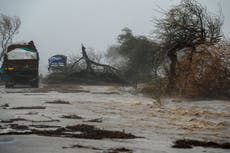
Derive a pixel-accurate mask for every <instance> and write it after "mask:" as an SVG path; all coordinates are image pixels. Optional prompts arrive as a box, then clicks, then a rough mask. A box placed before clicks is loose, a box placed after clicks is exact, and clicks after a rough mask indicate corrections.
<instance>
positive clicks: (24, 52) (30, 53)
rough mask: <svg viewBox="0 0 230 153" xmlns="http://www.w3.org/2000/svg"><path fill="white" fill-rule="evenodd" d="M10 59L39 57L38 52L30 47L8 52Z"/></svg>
mask: <svg viewBox="0 0 230 153" xmlns="http://www.w3.org/2000/svg"><path fill="white" fill-rule="evenodd" d="M7 58H8V59H9V60H19V59H20V60H23V59H38V57H37V52H36V51H34V50H32V49H29V48H16V49H14V50H11V51H10V52H8V53H7Z"/></svg>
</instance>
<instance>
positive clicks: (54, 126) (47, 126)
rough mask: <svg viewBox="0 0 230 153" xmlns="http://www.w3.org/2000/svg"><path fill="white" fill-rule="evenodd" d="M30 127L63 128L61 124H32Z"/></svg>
mask: <svg viewBox="0 0 230 153" xmlns="http://www.w3.org/2000/svg"><path fill="white" fill-rule="evenodd" d="M30 127H35V128H61V126H56V125H43V124H39V125H30Z"/></svg>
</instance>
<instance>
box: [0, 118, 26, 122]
mask: <svg viewBox="0 0 230 153" xmlns="http://www.w3.org/2000/svg"><path fill="white" fill-rule="evenodd" d="M16 121H28V120H27V119H24V118H13V119H9V120H0V123H13V122H16Z"/></svg>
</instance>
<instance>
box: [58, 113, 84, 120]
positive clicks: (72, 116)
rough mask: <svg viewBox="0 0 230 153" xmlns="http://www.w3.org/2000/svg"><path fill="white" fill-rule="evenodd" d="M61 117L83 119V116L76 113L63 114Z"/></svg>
mask: <svg viewBox="0 0 230 153" xmlns="http://www.w3.org/2000/svg"><path fill="white" fill-rule="evenodd" d="M61 118H66V119H83V117H81V116H78V115H74V114H72V115H63V116H62V117H61Z"/></svg>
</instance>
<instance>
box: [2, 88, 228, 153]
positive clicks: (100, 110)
mask: <svg viewBox="0 0 230 153" xmlns="http://www.w3.org/2000/svg"><path fill="white" fill-rule="evenodd" d="M133 93H134V92H133V89H132V88H131V87H120V86H74V85H62V86H60V85H52V86H45V85H44V86H43V87H41V88H39V89H28V88H24V89H20V88H16V89H5V88H4V87H3V86H0V106H1V107H0V120H1V123H0V134H2V135H1V136H0V153H18V152H23V153H52V152H55V153H65V152H66V153H67V152H68V153H72V152H74V153H76V152H79V153H80V152H81V153H89V152H97V153H109V152H112V151H114V152H116V151H115V150H113V149H116V148H125V149H127V150H126V152H135V153H177V152H185V153H193V152H197V153H199V152H208V153H225V152H226V153H227V152H229V149H216V148H215V149H214V148H203V147H193V148H192V149H175V148H172V147H171V146H172V145H173V142H174V141H175V140H177V139H196V140H203V141H213V142H219V143H223V142H229V141H230V111H229V110H230V102H229V101H221V100H203V101H186V100H177V99H163V100H162V102H161V103H160V104H159V103H157V102H156V101H155V100H154V99H152V98H151V97H147V96H145V95H142V94H133ZM78 124H79V125H80V124H87V125H93V126H95V127H96V128H98V129H103V130H110V131H122V132H124V133H131V134H133V135H135V136H137V137H138V138H135V139H117V138H103V139H86V138H69V137H50V136H47V135H46V136H44V135H43V136H41V135H37V134H28V135H25V134H22V135H19V134H17V135H13V134H12V135H8V134H7V133H10V132H15V131H16V132H22V133H23V132H26V131H30V130H36V129H43V130H46V129H54V130H55V129H57V127H66V126H71V125H78ZM15 127H16V128H15ZM28 128H29V129H28ZM123 150H124V149H123ZM117 152H121V151H119V150H117Z"/></svg>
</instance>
